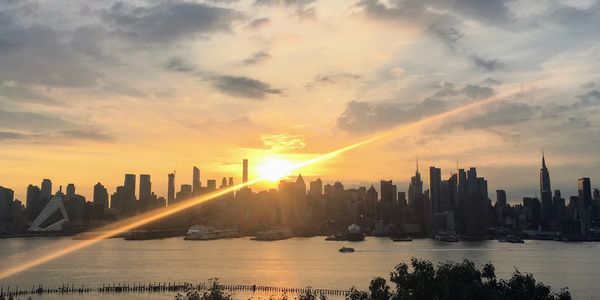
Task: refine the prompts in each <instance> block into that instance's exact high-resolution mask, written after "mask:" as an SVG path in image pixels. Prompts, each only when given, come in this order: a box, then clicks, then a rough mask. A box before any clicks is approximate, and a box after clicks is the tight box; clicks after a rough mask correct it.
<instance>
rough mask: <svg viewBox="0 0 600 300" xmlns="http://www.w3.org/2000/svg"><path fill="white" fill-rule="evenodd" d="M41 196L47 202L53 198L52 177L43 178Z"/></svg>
mask: <svg viewBox="0 0 600 300" xmlns="http://www.w3.org/2000/svg"><path fill="white" fill-rule="evenodd" d="M41 197H42V200H45V201H46V202H49V201H50V198H52V181H51V180H50V179H44V180H42V188H41Z"/></svg>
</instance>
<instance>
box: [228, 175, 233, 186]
mask: <svg viewBox="0 0 600 300" xmlns="http://www.w3.org/2000/svg"><path fill="white" fill-rule="evenodd" d="M228 183H229V186H233V177H229V182H228Z"/></svg>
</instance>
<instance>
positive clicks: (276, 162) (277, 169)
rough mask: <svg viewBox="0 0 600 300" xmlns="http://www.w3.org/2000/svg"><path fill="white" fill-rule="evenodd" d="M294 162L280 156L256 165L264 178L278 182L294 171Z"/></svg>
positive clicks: (260, 175)
mask: <svg viewBox="0 0 600 300" xmlns="http://www.w3.org/2000/svg"><path fill="white" fill-rule="evenodd" d="M293 170H294V164H293V163H292V162H290V161H288V160H285V159H280V158H268V159H266V160H265V161H263V162H261V163H260V164H259V165H258V166H256V171H257V172H258V176H259V177H260V178H262V179H265V180H268V181H271V182H276V181H278V180H280V179H282V178H284V177H286V176H288V175H290V174H291V173H292V171H293Z"/></svg>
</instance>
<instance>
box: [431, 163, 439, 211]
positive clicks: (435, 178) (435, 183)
mask: <svg viewBox="0 0 600 300" xmlns="http://www.w3.org/2000/svg"><path fill="white" fill-rule="evenodd" d="M441 184H442V170H441V169H439V168H436V167H429V199H430V200H431V209H432V211H433V213H439V212H442V209H441V206H442V205H441V198H442V194H441V191H440V186H441Z"/></svg>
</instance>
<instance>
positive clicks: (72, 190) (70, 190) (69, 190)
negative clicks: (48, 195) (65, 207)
mask: <svg viewBox="0 0 600 300" xmlns="http://www.w3.org/2000/svg"><path fill="white" fill-rule="evenodd" d="M74 195H75V184H73V183H69V184H67V199H68V198H69V197H71V196H74Z"/></svg>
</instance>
